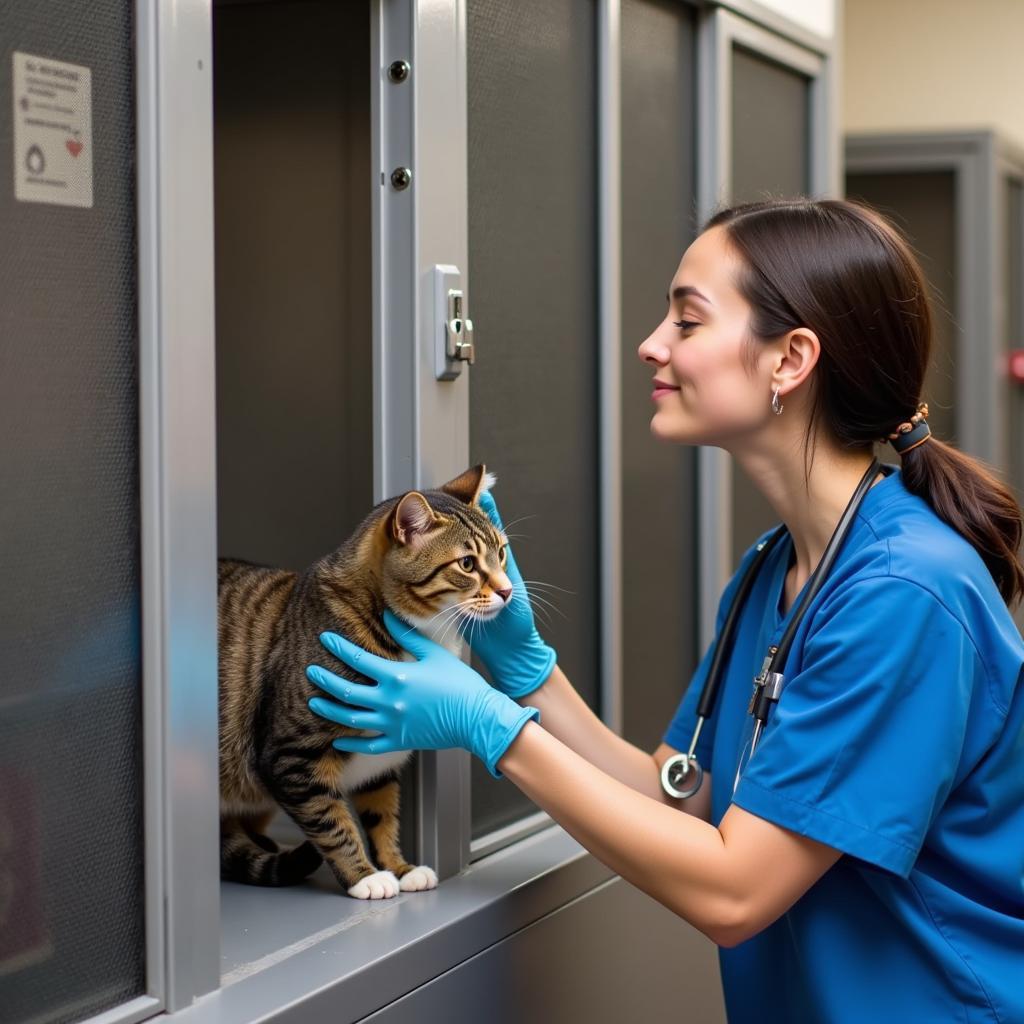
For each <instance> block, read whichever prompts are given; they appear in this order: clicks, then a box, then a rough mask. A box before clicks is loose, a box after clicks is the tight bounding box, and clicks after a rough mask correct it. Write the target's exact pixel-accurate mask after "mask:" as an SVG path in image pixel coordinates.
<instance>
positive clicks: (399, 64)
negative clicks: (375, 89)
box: [388, 60, 412, 82]
mask: <svg viewBox="0 0 1024 1024" xmlns="http://www.w3.org/2000/svg"><path fill="white" fill-rule="evenodd" d="M411 70H412V69H411V68H410V67H409V62H408V61H405V60H396V61H392V63H391V65H390V66H389V67H388V79H389V80H390V81H392V82H404V81H405V80H406V79H407V78H408V77H409V72H410V71H411Z"/></svg>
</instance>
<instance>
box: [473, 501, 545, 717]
mask: <svg viewBox="0 0 1024 1024" xmlns="http://www.w3.org/2000/svg"><path fill="white" fill-rule="evenodd" d="M479 504H480V507H481V508H482V509H483V510H484V512H486V513H487V515H488V517H489V518H490V520H491V522H492V523H494V525H495V526H496V527H497V528H498V529H499V530H504V526H502V523H501V516H500V515H499V514H498V507H497V505H495V504H494V499H493V498H492V497H491V495H490V493H489V492H487V491H485V492H484V493H483V494H481V495H480V498H479ZM505 574H506V575H507V576H508V578H509V580H511V582H512V600H511V601H509V603H508V604H507V605H506V606H505V607H504V608H503V609H502V610H501V612H499V613H498V615H497V616H496V617H495V618H493V619H491V620H490V622H484V623H478V624H476V625H475V626H474V628H473V636H472V644H473V653H474V654H476V655H478V656H479V658H480V660H481V661H482V662H483V663H484V664H485V665H486V666H487V671H488V672H489V673H490V674H491V680H492V681H493V683H494V685H495V686H496V687H497V688H498V689H499V690H501V692H502V693H506V694H508V695H509V696H510V697H525V696H526V695H527V694H528V693H532V692H533V691H534V690H536V689H537V688H538V687H539V686H540V685H541V683H543V682H544V681H545V680H546V679H547V678H548V676H549V675H551V670H552V669H553V668H554V667H555V659H556V657H557V656H556V654H555V651H554V648H552V647H549V646H548V645H547V644H546V643H544V641H543V640H541V638H540V634H539V633H538V632H537V627H536V625H535V624H534V621H533V609H532V608H531V606H530V598H529V596H528V594H527V593H526V587H525V585H524V584H523V577H522V575H521V574H520V572H519V567H518V566H517V565H516V560H515V558H514V556H513V555H512V545H511V544H510V545H509V546H508V550H507V552H506V555H505Z"/></svg>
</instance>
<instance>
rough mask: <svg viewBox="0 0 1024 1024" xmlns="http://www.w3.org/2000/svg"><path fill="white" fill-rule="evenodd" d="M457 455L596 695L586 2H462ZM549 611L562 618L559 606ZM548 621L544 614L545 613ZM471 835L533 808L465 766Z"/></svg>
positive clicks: (549, 632) (579, 677)
mask: <svg viewBox="0 0 1024 1024" xmlns="http://www.w3.org/2000/svg"><path fill="white" fill-rule="evenodd" d="M466 39H467V44H466V45H467V57H466V60H467V94H468V95H467V99H468V122H469V222H468V226H469V264H470V266H469V295H468V298H469V314H470V316H471V317H472V318H473V321H474V324H475V326H476V332H477V340H478V343H479V354H478V358H477V362H476V365H475V366H473V368H472V369H471V370H470V371H469V373H470V377H471V384H470V394H471V397H470V446H469V448H470V455H471V457H472V459H473V460H474V461H480V462H485V463H487V465H488V466H489V467H491V468H492V469H494V470H495V471H496V472H497V474H498V487H497V489H496V490H495V497H496V498H497V501H498V505H499V507H500V508H501V511H502V515H503V516H504V518H505V520H506V521H507V522H514V521H515V520H517V519H520V517H529V518H524V519H522V521H521V522H520V523H518V524H517V525H515V526H512V527H511V533H512V535H513V539H514V543H515V546H516V548H515V549H516V557H517V559H518V561H519V563H520V565H521V567H522V569H523V574H524V575H525V576H526V577H527V578H532V579H540V580H543V581H545V582H548V583H552V584H554V585H556V586H559V587H561V588H563V589H565V590H569V591H572V593H562V592H560V591H553V592H549V591H547V590H544V591H542V593H543V594H544V595H546V599H547V600H550V601H553V602H554V603H555V604H556V605H557V606H558V609H559V612H560V614H559V613H555V612H551V613H549V612H547V611H542V612H541V613H540V617H541V622H540V629H541V632H542V634H543V635H544V636H545V637H546V638H547V639H548V640H549V641H550V642H551V643H552V645H553V646H554V647H555V649H556V650H557V651H558V656H559V663H560V664H561V665H562V667H563V668H564V669H565V670H566V672H567V673H568V675H569V678H570V679H572V681H573V682H574V684H575V685H576V687H577V689H578V690H579V691H580V693H581V694H582V695H583V696H584V698H585V699H586V700H587V701H588V703H590V704H591V706H594V707H596V705H597V695H598V686H599V680H598V643H599V628H598V627H599V620H598V592H597V583H598V578H599V577H598V569H599V564H598V558H599V552H598V546H597V541H598V508H597V499H598V491H597V481H598V478H597V443H598V426H597V413H598V410H597V371H598V323H597V312H598V309H597V176H596V169H597V160H596V153H597V150H596V145H597V134H596V132H597V121H596V111H597V96H596V84H597V83H596V73H597V37H596V21H595V8H594V5H593V3H591V2H590V0H558V2H551V0H523V2H520V3H515V4H510V3H507V2H504V0H471V2H470V3H469V5H468V7H467V33H466ZM563 616H564V618H563ZM545 620H548V621H545ZM473 773H474V774H473V812H472V816H473V832H474V834H475V835H480V834H482V833H484V832H487V831H490V830H491V829H494V828H498V827H500V826H501V825H504V824H507V823H508V822H510V821H514V820H515V819H517V818H519V817H521V816H522V815H523V814H525V813H528V812H529V811H531V810H532V809H533V805H532V804H531V803H530V802H529V801H528V800H527V799H526V798H525V797H523V796H522V795H521V794H520V793H519V792H518V791H517V790H516V789H514V788H513V787H512V786H510V785H508V783H500V782H496V781H495V780H494V779H492V778H491V777H490V776H489V775H488V774H487V771H486V769H484V768H483V767H482V766H481V765H480V764H478V763H474V765H473Z"/></svg>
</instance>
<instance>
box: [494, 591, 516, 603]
mask: <svg viewBox="0 0 1024 1024" xmlns="http://www.w3.org/2000/svg"><path fill="white" fill-rule="evenodd" d="M494 592H495V593H496V594H497V595H498V596H499V597H500V598H501V599H502V601H504V602H505V604H508V603H509V601H510V600H511V599H512V588H511V587H506V588H505V589H504V590H495V591H494Z"/></svg>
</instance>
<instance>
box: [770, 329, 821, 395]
mask: <svg viewBox="0 0 1024 1024" xmlns="http://www.w3.org/2000/svg"><path fill="white" fill-rule="evenodd" d="M820 355H821V342H819V341H818V336H817V334H815V333H814V331H812V330H810V328H807V327H798V328H796V329H795V330H792V331H790V332H789V333H788V334H786V336H785V337H784V338H783V339H782V342H781V348H780V349H779V350H778V355H777V356H776V360H777V362H776V365H775V372H774V374H773V381H774V384H773V386H775V387H778V388H779V389H780V390H781V391H782V393H783V394H784V395H785V394H787V393H788V392H790V391H793V390H794V389H795V388H798V387H799V386H800V385H801V384H802V383H803V382H804V381H805V380H806V379H807V377H808V375H809V374H810V372H811V370H813V369H814V367H815V366H817V364H818V357H819V356H820Z"/></svg>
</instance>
